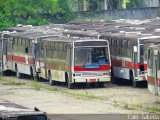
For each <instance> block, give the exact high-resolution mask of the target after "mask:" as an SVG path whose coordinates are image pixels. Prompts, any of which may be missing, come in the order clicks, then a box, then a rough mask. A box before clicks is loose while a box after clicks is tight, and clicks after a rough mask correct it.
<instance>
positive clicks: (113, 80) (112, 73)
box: [111, 67, 117, 84]
mask: <svg viewBox="0 0 160 120" xmlns="http://www.w3.org/2000/svg"><path fill="white" fill-rule="evenodd" d="M111 83H112V84H116V83H117V81H116V78H115V77H114V71H113V67H112V68H111Z"/></svg>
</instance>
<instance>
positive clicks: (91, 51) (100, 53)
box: [75, 47, 109, 66]
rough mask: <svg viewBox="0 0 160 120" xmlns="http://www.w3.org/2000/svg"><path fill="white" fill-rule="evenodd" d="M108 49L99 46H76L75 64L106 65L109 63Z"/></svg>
mask: <svg viewBox="0 0 160 120" xmlns="http://www.w3.org/2000/svg"><path fill="white" fill-rule="evenodd" d="M108 58H109V57H108V49H107V48H106V47H99V48H97V47H96V48H75V65H76V66H86V65H106V64H109V59H108Z"/></svg>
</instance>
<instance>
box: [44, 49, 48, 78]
mask: <svg viewBox="0 0 160 120" xmlns="http://www.w3.org/2000/svg"><path fill="white" fill-rule="evenodd" d="M43 62H44V68H45V78H46V79H48V77H47V46H45V47H44V57H43Z"/></svg>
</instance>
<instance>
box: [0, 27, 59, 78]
mask: <svg viewBox="0 0 160 120" xmlns="http://www.w3.org/2000/svg"><path fill="white" fill-rule="evenodd" d="M61 29H62V25H46V26H34V27H33V26H17V27H11V28H8V29H6V30H8V31H3V32H2V33H1V39H0V46H1V50H0V54H1V57H0V63H1V71H2V73H4V74H5V72H6V71H8V70H11V71H14V72H16V76H17V77H18V78H20V77H21V76H22V74H27V75H31V76H32V78H33V77H36V71H35V63H34V61H35V51H36V43H35V41H36V40H37V39H40V38H41V39H43V38H45V37H50V36H55V34H59V35H60V34H62V30H61Z"/></svg>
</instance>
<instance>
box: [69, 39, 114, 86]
mask: <svg viewBox="0 0 160 120" xmlns="http://www.w3.org/2000/svg"><path fill="white" fill-rule="evenodd" d="M73 53H74V55H73V72H72V80H73V82H74V83H97V84H99V85H102V86H103V85H104V83H107V82H110V72H111V70H110V68H111V67H110V66H111V64H110V50H109V44H108V41H107V40H100V39H98V40H97V39H95V40H78V41H76V42H74V50H73Z"/></svg>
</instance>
